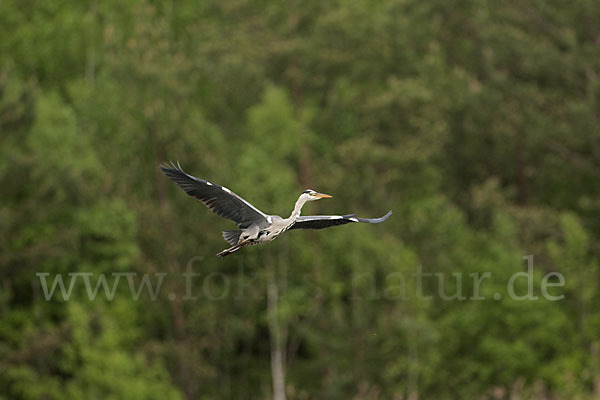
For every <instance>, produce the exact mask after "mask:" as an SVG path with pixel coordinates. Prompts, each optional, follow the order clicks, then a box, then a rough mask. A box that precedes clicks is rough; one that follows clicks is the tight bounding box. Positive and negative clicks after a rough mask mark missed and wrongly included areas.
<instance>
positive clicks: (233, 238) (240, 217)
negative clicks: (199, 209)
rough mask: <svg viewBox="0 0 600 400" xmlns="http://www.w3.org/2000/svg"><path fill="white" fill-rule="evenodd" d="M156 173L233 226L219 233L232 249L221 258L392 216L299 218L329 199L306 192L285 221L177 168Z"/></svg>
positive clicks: (222, 187) (168, 166) (227, 190)
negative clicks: (289, 236)
mask: <svg viewBox="0 0 600 400" xmlns="http://www.w3.org/2000/svg"><path fill="white" fill-rule="evenodd" d="M160 169H161V170H162V171H163V172H164V173H165V175H167V177H169V179H171V180H172V181H173V182H175V183H176V184H177V185H178V186H179V187H180V188H182V189H183V190H184V191H185V192H186V193H187V194H188V195H190V196H192V197H195V198H197V199H198V200H200V201H201V202H202V203H203V204H204V205H205V206H206V207H208V209H209V210H211V211H212V212H214V213H215V214H217V215H219V216H221V217H223V218H227V219H230V220H231V221H233V222H235V224H236V225H237V226H238V228H239V229H237V230H229V231H223V238H224V239H225V240H226V241H227V242H228V243H229V244H230V245H231V246H232V247H230V248H228V249H225V250H223V251H221V252H220V253H218V254H217V255H218V256H220V257H224V256H226V255H228V254H231V253H233V252H234V251H237V250H239V249H240V248H242V247H246V246H252V245H256V244H261V243H265V242H269V241H271V240H274V239H275V238H277V237H278V236H279V235H280V234H281V233H283V232H285V231H287V230H289V229H323V228H328V227H331V226H337V225H343V224H348V223H351V222H363V223H370V224H378V223H380V222H383V221H385V220H386V219H388V218H389V216H390V215H391V214H392V212H391V211H389V212H388V213H387V214H386V215H384V216H383V217H381V218H372V219H371V218H357V217H355V216H354V214H349V215H311V216H304V217H301V216H300V211H301V209H302V206H303V205H304V204H305V203H306V202H307V201H314V200H319V199H326V198H331V197H332V196H329V195H327V194H323V193H318V192H315V191H314V190H311V189H307V190H305V191H304V192H302V194H300V197H298V200H297V201H296V204H295V205H294V210H293V211H292V213H291V215H290V216H289V217H288V218H282V217H280V216H278V215H267V214H265V213H263V212H262V211H260V210H259V209H257V208H256V207H254V206H253V205H252V204H250V203H249V202H248V201H246V200H244V199H243V198H242V197H240V196H238V195H237V194H235V193H233V192H232V191H231V190H229V189H228V188H226V187H224V186H221V185H217V184H215V183H212V182H209V181H207V180H204V179H201V178H197V177H195V176H192V175H189V174H188V173H186V172H185V171H184V170H183V168H181V165H180V164H179V163H177V165H175V164H173V163H171V164H163V165H161V167H160Z"/></svg>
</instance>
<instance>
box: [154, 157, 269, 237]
mask: <svg viewBox="0 0 600 400" xmlns="http://www.w3.org/2000/svg"><path fill="white" fill-rule="evenodd" d="M160 169H161V170H162V172H164V173H165V175H167V176H168V177H169V179H171V180H172V181H173V182H175V183H176V184H177V186H179V187H180V188H182V189H183V190H185V192H186V193H187V194H189V195H190V196H192V197H195V198H197V199H199V200H200V201H202V203H204V205H205V206H206V207H208V208H209V209H210V210H211V211H212V212H214V213H215V214H217V215H218V216H221V217H223V218H227V219H230V220H232V221H233V222H235V223H236V224H237V226H238V228H241V229H244V228H247V227H248V226H249V225H251V224H252V223H259V224H260V225H265V224H267V216H266V215H265V214H263V213H262V212H261V211H260V210H259V209H257V208H256V207H254V206H253V205H252V204H250V203H248V202H247V201H246V200H244V199H242V198H241V197H240V196H238V195H237V194H235V193H233V192H232V191H231V190H229V189H227V188H225V187H223V186H220V185H217V184H215V183H212V182H208V181H205V180H204V179H200V178H196V177H195V176H192V175H189V174H187V173H186V172H185V171H184V170H183V169H182V168H181V165H179V163H177V166H175V164H173V163H171V165H168V164H163V165H161V166H160Z"/></svg>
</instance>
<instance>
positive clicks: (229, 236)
mask: <svg viewBox="0 0 600 400" xmlns="http://www.w3.org/2000/svg"><path fill="white" fill-rule="evenodd" d="M222 233H223V239H225V240H226V241H227V243H229V244H230V245H232V246H235V245H236V244H237V242H238V241H239V240H240V235H241V234H242V230H241V229H235V230H233V231H223V232H222Z"/></svg>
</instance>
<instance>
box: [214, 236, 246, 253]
mask: <svg viewBox="0 0 600 400" xmlns="http://www.w3.org/2000/svg"><path fill="white" fill-rule="evenodd" d="M252 244H254V243H252V239H250V238H247V239H243V240H240V242H239V243H238V244H236V245H235V246H231V247H230V248H228V249H225V250H223V251H221V252H220V253H217V256H218V257H225V256H227V255H229V254H231V253H233V252H235V251H238V250H239V249H241V248H242V247H246V246H252Z"/></svg>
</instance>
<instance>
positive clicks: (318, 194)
mask: <svg viewBox="0 0 600 400" xmlns="http://www.w3.org/2000/svg"><path fill="white" fill-rule="evenodd" d="M315 196H316V197H319V198H321V199H330V198H332V197H333V196H330V195H328V194H325V193H317V194H315Z"/></svg>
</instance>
